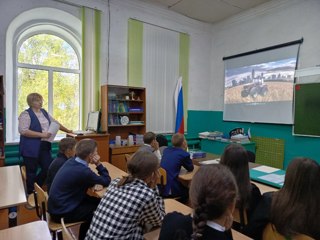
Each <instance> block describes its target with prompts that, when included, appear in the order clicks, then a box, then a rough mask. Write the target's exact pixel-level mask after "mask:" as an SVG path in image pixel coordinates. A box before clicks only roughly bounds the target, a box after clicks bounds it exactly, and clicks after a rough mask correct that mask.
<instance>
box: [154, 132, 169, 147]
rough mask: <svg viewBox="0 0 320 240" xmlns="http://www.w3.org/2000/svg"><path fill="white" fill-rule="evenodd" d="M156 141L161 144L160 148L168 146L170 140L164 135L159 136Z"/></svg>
mask: <svg viewBox="0 0 320 240" xmlns="http://www.w3.org/2000/svg"><path fill="white" fill-rule="evenodd" d="M156 140H157V142H158V143H159V147H163V146H168V139H167V138H166V137H165V136H164V135H162V134H158V135H157V137H156Z"/></svg>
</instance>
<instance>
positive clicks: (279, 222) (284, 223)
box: [270, 158, 320, 239]
mask: <svg viewBox="0 0 320 240" xmlns="http://www.w3.org/2000/svg"><path fill="white" fill-rule="evenodd" d="M319 186H320V166H319V164H318V163H317V162H316V161H314V160H311V159H308V158H297V159H294V160H293V161H292V162H291V163H290V164H289V166H288V168H287V171H286V176H285V181H284V185H283V187H282V189H280V190H279V191H278V192H275V193H274V196H273V198H272V205H271V212H270V220H271V223H273V224H274V226H275V227H276V230H277V231H278V232H279V233H280V234H282V235H284V236H285V237H286V238H291V237H294V236H295V235H298V234H305V235H308V236H310V237H312V238H314V239H320V221H319V220H318V218H319V216H320V205H319V202H320V191H319Z"/></svg>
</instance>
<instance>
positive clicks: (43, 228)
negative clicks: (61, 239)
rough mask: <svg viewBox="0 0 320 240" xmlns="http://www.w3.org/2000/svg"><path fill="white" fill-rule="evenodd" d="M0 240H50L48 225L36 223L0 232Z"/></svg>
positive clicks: (40, 222)
mask: <svg viewBox="0 0 320 240" xmlns="http://www.w3.org/2000/svg"><path fill="white" fill-rule="evenodd" d="M0 239H23V240H51V234H50V231H49V228H48V224H47V222H45V221H36V222H31V223H27V224H23V225H19V226H16V227H12V228H7V229H4V230H0Z"/></svg>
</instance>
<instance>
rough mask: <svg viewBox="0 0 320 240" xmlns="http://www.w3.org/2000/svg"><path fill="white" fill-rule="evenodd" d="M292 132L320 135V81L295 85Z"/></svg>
mask: <svg viewBox="0 0 320 240" xmlns="http://www.w3.org/2000/svg"><path fill="white" fill-rule="evenodd" d="M294 105H295V107H294V108H295V109H294V129H293V132H294V134H297V135H306V136H320V83H305V84H296V85H295V101H294Z"/></svg>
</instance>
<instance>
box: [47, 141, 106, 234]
mask: <svg viewBox="0 0 320 240" xmlns="http://www.w3.org/2000/svg"><path fill="white" fill-rule="evenodd" d="M89 163H93V164H95V165H96V167H97V170H98V173H99V176H98V175H97V174H95V173H94V172H93V171H92V170H91V169H90V168H89V166H88V164H89ZM109 183H110V176H109V173H108V170H107V169H106V168H105V167H104V166H103V165H102V164H101V163H100V156H99V155H98V152H97V143H96V141H94V140H92V139H82V140H80V141H79V142H78V143H77V144H76V157H74V158H72V159H70V160H68V161H67V162H66V163H65V164H64V165H63V166H62V167H61V168H60V169H59V171H58V172H57V174H56V176H55V178H54V179H53V182H52V185H51V188H50V192H49V200H48V212H49V213H50V215H51V218H52V219H53V220H54V221H55V222H58V223H60V220H61V218H64V221H65V223H69V222H77V221H85V223H83V224H81V227H80V232H79V239H84V238H85V235H86V232H87V230H88V228H89V226H90V222H91V219H92V216H93V212H94V211H95V210H96V208H97V206H98V204H99V200H100V199H98V198H95V197H90V196H88V195H87V194H86V192H87V190H88V188H90V187H93V186H94V185H95V184H101V185H103V186H108V185H109Z"/></svg>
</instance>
